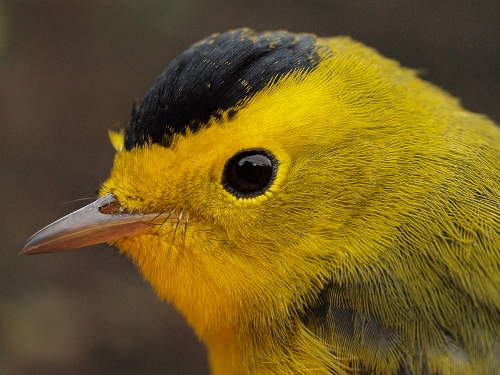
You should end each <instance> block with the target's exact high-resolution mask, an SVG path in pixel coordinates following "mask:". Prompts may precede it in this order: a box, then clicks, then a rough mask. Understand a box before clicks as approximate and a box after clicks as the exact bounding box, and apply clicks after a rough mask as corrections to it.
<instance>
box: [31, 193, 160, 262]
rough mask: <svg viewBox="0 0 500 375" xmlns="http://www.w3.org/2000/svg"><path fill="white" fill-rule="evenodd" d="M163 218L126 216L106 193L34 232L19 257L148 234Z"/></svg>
mask: <svg viewBox="0 0 500 375" xmlns="http://www.w3.org/2000/svg"><path fill="white" fill-rule="evenodd" d="M166 217H168V215H167V214H157V213H156V214H131V213H128V212H127V211H125V210H124V209H123V207H122V206H121V205H120V202H118V200H117V198H116V197H115V196H114V195H113V194H107V195H105V196H103V197H102V198H99V199H98V200H96V201H95V202H93V203H91V204H89V205H88V206H85V207H83V208H80V209H79V210H77V211H75V212H73V213H71V214H69V215H66V216H64V217H63V218H61V219H59V220H57V221H55V222H54V223H52V224H50V225H48V226H46V227H45V228H43V229H42V230H40V231H38V232H37V233H35V234H34V235H33V236H31V238H30V239H29V240H28V241H26V243H25V244H24V246H23V248H22V249H21V254H42V253H53V252H56V251H64V250H71V249H76V248H79V247H84V246H89V245H95V244H98V243H103V242H115V241H117V240H120V239H123V238H125V237H134V236H137V235H139V234H141V233H145V232H149V231H151V229H152V228H153V226H152V222H155V221H158V220H165V218H166Z"/></svg>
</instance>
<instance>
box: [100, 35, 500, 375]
mask: <svg viewBox="0 0 500 375" xmlns="http://www.w3.org/2000/svg"><path fill="white" fill-rule="evenodd" d="M244 32H249V31H248V30H246V31H244ZM236 34H237V33H236ZM236 34H232V35H233V37H234V35H236ZM238 35H239V34H238ZM269 35H270V34H269ZM256 42H258V39H256V40H255V43H256ZM206 43H208V44H210V43H213V40H211V41H210V42H206ZM315 43H316V44H315V50H314V51H315V53H317V54H318V56H319V63H318V64H317V65H316V66H314V67H313V68H310V69H309V68H308V69H299V70H292V71H291V72H289V73H287V74H283V75H279V76H276V77H274V78H273V79H271V81H269V83H268V84H267V85H266V86H265V87H263V88H262V89H260V90H259V91H258V92H257V93H255V95H253V96H251V97H246V98H244V99H242V100H240V101H239V102H238V103H236V104H235V105H234V106H232V107H231V108H229V109H227V110H220V111H218V112H217V113H215V114H214V116H212V117H211V118H210V119H209V120H208V122H207V123H204V124H203V126H200V128H199V129H197V128H196V129H195V128H194V127H186V128H183V130H185V132H184V131H182V132H178V134H175V135H173V136H172V139H169V140H168V141H169V143H168V145H167V146H165V144H163V143H162V142H163V141H162V142H159V141H156V142H152V141H150V142H147V141H148V140H145V142H144V144H141V145H139V146H137V147H128V148H125V136H124V133H123V131H122V132H119V133H115V132H110V139H111V142H112V144H113V146H114V147H115V149H116V150H117V154H116V157H115V162H114V167H113V170H112V172H111V176H110V178H109V179H108V180H107V181H106V182H105V183H104V184H103V186H102V189H101V195H103V196H104V195H106V194H113V195H114V196H115V197H116V199H117V202H119V204H120V210H122V211H120V213H127V214H129V213H132V214H137V213H138V214H141V213H158V215H161V214H163V216H162V217H167V216H168V217H167V218H166V219H164V220H162V221H161V222H159V223H157V222H155V221H152V222H151V223H149V225H150V226H151V229H150V230H149V231H147V232H145V233H143V234H139V235H136V234H135V233H134V235H131V236H130V237H126V238H124V239H121V240H119V241H116V245H117V246H118V248H119V250H120V251H121V252H122V253H124V254H126V255H127V256H129V257H130V258H131V259H132V260H133V261H134V262H135V263H136V264H137V266H138V268H139V270H140V272H141V273H142V274H143V275H144V278H145V279H146V280H148V281H149V282H150V283H151V285H152V286H153V288H154V289H155V291H156V292H157V294H158V295H159V297H160V298H163V299H166V300H168V301H170V302H172V303H173V304H174V305H175V307H176V308H177V309H178V310H179V311H180V312H181V313H182V314H183V315H184V316H185V317H186V319H187V321H188V322H189V324H190V325H191V326H192V327H193V329H194V330H195V331H196V333H197V335H198V336H199V337H200V338H201V340H203V342H204V343H205V344H206V346H207V349H208V353H209V358H210V364H211V368H212V372H213V374H215V375H225V374H345V375H347V374H350V375H354V374H379V375H388V374H405V375H410V374H440V375H456V374H461V375H472V374H476V375H477V374H500V250H499V248H500V213H499V207H500V170H499V166H500V129H499V128H498V127H497V126H496V125H495V124H494V123H493V122H492V121H490V120H489V119H487V118H486V117H484V116H482V115H478V114H474V113H471V112H469V111H467V110H465V109H464V108H462V107H461V105H460V104H459V101H458V100H457V99H455V98H453V97H452V96H451V95H449V94H448V93H446V92H444V91H443V90H441V89H440V88H438V87H436V86H434V85H432V84H430V83H427V82H425V81H423V80H422V79H420V78H419V77H418V76H417V74H416V73H415V72H414V71H413V70H410V69H406V68H403V67H401V66H400V65H399V64H398V63H397V62H396V61H394V60H390V59H387V58H385V57H382V56H380V55H379V54H378V53H377V52H376V51H374V50H373V49H370V48H368V47H366V46H364V45H362V44H361V43H358V42H355V41H353V40H351V39H350V38H347V37H336V38H323V39H316V42H315ZM200 45H201V46H203V43H202V44H200ZM207 61H208V60H207ZM228 64H229V63H228ZM262 74H264V73H262ZM240 84H242V85H244V86H245V89H246V90H247V92H251V90H252V87H251V84H252V82H251V81H248V80H247V81H244V82H243V81H242V82H240ZM209 88H210V87H209ZM153 99H154V100H158V98H157V97H154V98H153ZM187 110H190V109H187ZM174 120H175V119H174ZM157 125H158V126H159V127H163V128H165V129H167V130H168V129H169V126H171V124H170V123H161V124H157ZM252 149H262V150H265V151H266V152H268V153H270V154H272V155H273V156H274V158H275V159H276V160H277V166H276V167H277V170H276V175H275V178H274V180H271V181H272V183H271V185H270V186H269V187H268V188H267V189H266V191H265V192H262V193H260V194H256V195H255V196H250V197H247V196H242V195H238V194H234V193H232V192H231V190H230V189H228V188H227V187H226V186H225V185H224V184H223V182H222V181H223V180H224V176H225V175H224V173H225V170H226V169H225V168H226V167H227V165H228V160H231V158H232V157H233V155H236V154H238V152H240V151H242V150H252ZM242 165H244V164H242Z"/></svg>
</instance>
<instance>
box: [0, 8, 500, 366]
mask: <svg viewBox="0 0 500 375" xmlns="http://www.w3.org/2000/svg"><path fill="white" fill-rule="evenodd" d="M499 19H500V2H499V1H482V2H477V1H439V2H438V1H436V2H434V1H415V0H408V1H396V0H392V1H373V0H365V1H353V0H344V1H327V0H322V1H321V0H308V1H299V0H295V1H284V0H274V1H253V0H232V1H231V0H222V1H207V0H163V1H160V0H157V1H148V2H140V1H133V0H116V1H112V0H109V1H104V0H102V1H90V0H88V1H63V0H59V1H58V0H51V1H49V0H45V1H44V0H38V1H37V0H23V1H19V0H0V163H1V170H0V172H1V173H0V187H1V196H0V212H1V219H0V220H1V225H0V233H1V234H0V375H10V374H16V375H17V374H56V375H57V374H61V375H62V374H73V375H78V374H148V375H151V374H207V373H208V367H207V363H206V358H205V352H204V349H203V347H202V345H201V344H200V343H198V340H197V339H196V337H194V335H193V334H192V333H191V331H190V329H189V327H187V326H186V324H185V323H184V321H183V319H182V317H180V316H179V315H178V314H177V313H176V312H175V311H173V309H172V308H171V307H170V306H169V305H168V304H166V303H162V302H160V301H158V300H157V299H156V296H155V295H154V293H153V291H152V290H151V288H150V287H149V285H147V284H146V283H144V282H143V281H142V279H141V277H140V276H139V274H138V273H137V272H136V271H135V269H134V267H133V266H132V265H131V264H130V262H129V261H128V259H126V258H124V257H123V256H121V255H119V254H117V252H116V250H115V249H114V248H109V247H108V248H106V247H105V246H95V247H93V248H87V249H83V250H76V251H73V252H67V253H59V254H52V255H43V256H23V257H21V256H19V255H18V251H19V249H20V247H21V245H22V243H23V241H24V240H26V239H27V238H28V237H29V236H30V235H31V234H32V233H34V232H35V231H36V230H38V229H40V228H41V227H42V226H44V225H46V224H48V223H50V222H51V221H53V220H55V219H57V218H59V217H60V216H62V215H64V214H66V213H68V212H70V211H72V210H74V209H76V208H79V207H80V206H82V205H83V204H86V203H88V202H89V201H88V200H85V201H76V202H75V200H78V199H80V198H92V197H94V196H95V192H96V189H97V188H98V187H99V184H100V183H101V182H102V181H103V180H104V179H105V178H106V176H107V174H108V171H109V169H110V167H111V164H112V160H113V154H114V152H113V149H112V147H111V145H110V143H109V140H108V136H107V129H108V128H110V127H112V126H113V125H114V124H115V123H116V122H120V123H121V125H122V126H124V125H125V124H126V123H127V121H128V116H129V114H130V111H131V108H132V103H133V101H134V99H140V98H141V97H142V95H143V94H144V92H145V91H146V89H147V87H148V86H149V84H150V83H151V82H152V81H153V79H154V78H155V77H156V76H157V75H158V74H159V73H160V72H161V70H162V69H163V67H164V66H165V65H166V64H167V63H168V62H169V60H171V59H172V58H173V57H174V56H175V55H176V54H178V53H179V52H181V51H182V50H183V49H184V48H186V47H187V46H189V45H190V44H191V43H194V42H196V41H197V40H199V39H201V38H203V37H205V36H207V35H209V34H211V33H213V32H217V31H224V30H226V29H230V28H236V27H241V26H249V27H252V28H255V29H259V30H262V29H277V28H282V29H289V30H291V31H307V32H313V33H316V34H319V35H321V36H331V35H338V34H346V35H351V36H352V37H354V38H356V39H358V40H361V41H363V42H364V43H366V44H368V45H370V46H373V47H375V48H377V49H378V50H379V51H381V52H382V53H383V54H385V55H387V56H390V57H392V58H395V59H397V60H399V61H401V62H402V63H403V64H404V65H406V66H410V67H412V68H417V69H420V70H421V71H422V74H423V76H424V77H425V78H426V79H428V80H430V81H432V82H434V83H436V84H438V85H440V86H442V87H444V88H445V89H447V90H448V91H450V92H452V93H453V94H454V95H456V96H458V97H460V98H461V99H462V101H463V103H464V105H465V106H466V107H467V108H469V109H471V110H474V111H477V112H483V113H486V114H487V115H489V116H490V117H492V118H493V119H495V120H496V121H497V122H498V121H499V120H500V106H499V103H500V100H499V98H500V94H499V77H500V26H499V25H500V22H499Z"/></svg>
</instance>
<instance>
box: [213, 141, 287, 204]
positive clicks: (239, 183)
mask: <svg viewBox="0 0 500 375" xmlns="http://www.w3.org/2000/svg"><path fill="white" fill-rule="evenodd" d="M277 169H278V162H277V160H276V158H275V157H274V156H273V155H272V154H271V153H270V152H269V151H266V150H261V149H249V150H243V151H240V152H238V153H236V154H234V155H233V156H232V157H231V159H229V160H228V161H227V162H226V165H225V167H224V171H223V172H222V185H223V186H224V188H225V189H226V190H227V191H229V192H230V193H231V194H233V195H234V196H236V197H255V196H257V195H261V194H263V193H264V192H265V191H266V190H267V189H268V188H269V187H270V186H271V184H272V183H273V181H274V179H275V177H276V171H277Z"/></svg>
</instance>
